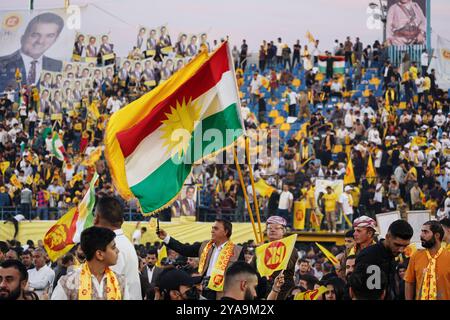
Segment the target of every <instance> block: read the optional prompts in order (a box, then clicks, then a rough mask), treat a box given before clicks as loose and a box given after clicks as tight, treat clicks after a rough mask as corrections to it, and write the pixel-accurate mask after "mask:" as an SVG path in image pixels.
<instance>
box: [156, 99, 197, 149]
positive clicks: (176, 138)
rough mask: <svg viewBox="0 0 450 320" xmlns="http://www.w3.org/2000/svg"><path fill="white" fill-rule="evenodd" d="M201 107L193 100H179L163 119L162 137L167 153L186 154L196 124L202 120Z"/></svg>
mask: <svg viewBox="0 0 450 320" xmlns="http://www.w3.org/2000/svg"><path fill="white" fill-rule="evenodd" d="M200 110H201V109H200V107H199V106H198V105H197V104H196V103H193V102H192V101H191V99H189V101H187V102H186V100H185V99H184V98H183V101H182V102H181V104H180V102H179V101H177V104H176V106H175V107H171V108H170V113H166V116H167V119H166V120H163V121H162V123H163V127H162V132H163V135H162V138H163V139H164V143H163V145H164V147H166V148H167V150H166V154H170V155H171V156H172V157H173V156H174V155H178V156H182V155H186V153H187V150H188V148H189V145H190V141H191V138H192V135H193V132H194V130H195V126H196V124H197V122H198V121H200Z"/></svg>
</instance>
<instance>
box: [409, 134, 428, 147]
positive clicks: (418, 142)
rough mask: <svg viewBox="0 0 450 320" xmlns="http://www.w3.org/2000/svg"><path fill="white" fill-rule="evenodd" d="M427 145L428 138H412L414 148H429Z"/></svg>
mask: <svg viewBox="0 0 450 320" xmlns="http://www.w3.org/2000/svg"><path fill="white" fill-rule="evenodd" d="M427 144H428V141H427V137H420V136H415V137H413V138H412V141H411V145H412V146H418V147H425V146H427Z"/></svg>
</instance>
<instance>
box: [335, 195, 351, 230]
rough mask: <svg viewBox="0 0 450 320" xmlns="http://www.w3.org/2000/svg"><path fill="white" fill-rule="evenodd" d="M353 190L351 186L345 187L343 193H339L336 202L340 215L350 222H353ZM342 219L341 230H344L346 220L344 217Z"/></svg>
mask: <svg viewBox="0 0 450 320" xmlns="http://www.w3.org/2000/svg"><path fill="white" fill-rule="evenodd" d="M352 190H353V187H352V186H346V187H345V188H344V192H343V193H341V195H340V196H339V200H338V204H339V207H340V208H341V212H342V214H345V215H346V216H347V218H348V220H350V222H352V221H353V198H352V194H351V191H352ZM342 218H343V219H344V221H343V222H342V230H344V229H345V225H346V220H345V217H342Z"/></svg>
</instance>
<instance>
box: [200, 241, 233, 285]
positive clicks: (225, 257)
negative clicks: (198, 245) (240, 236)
mask: <svg viewBox="0 0 450 320" xmlns="http://www.w3.org/2000/svg"><path fill="white" fill-rule="evenodd" d="M212 245H213V242H212V240H211V241H209V242H208V244H207V245H206V247H205V248H204V249H203V252H202V254H201V256H200V261H199V264H198V273H200V274H202V273H203V271H204V270H205V265H206V257H207V256H208V252H209V250H210V249H211V247H212ZM233 252H234V243H232V242H231V241H228V242H227V243H226V244H225V246H224V247H223V248H222V250H221V251H220V254H219V257H218V258H217V261H216V263H215V265H214V267H213V270H212V272H211V277H210V279H209V282H208V288H209V289H211V290H214V291H223V283H224V275H225V269H226V268H227V266H228V262H229V261H230V258H231V257H232V256H233Z"/></svg>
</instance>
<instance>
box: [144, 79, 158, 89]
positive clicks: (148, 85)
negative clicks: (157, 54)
mask: <svg viewBox="0 0 450 320" xmlns="http://www.w3.org/2000/svg"><path fill="white" fill-rule="evenodd" d="M144 84H145V85H146V86H147V87H154V86H156V81H155V80H150V81H145V82H144Z"/></svg>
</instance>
